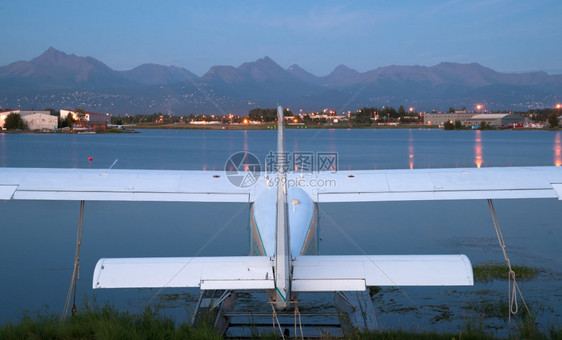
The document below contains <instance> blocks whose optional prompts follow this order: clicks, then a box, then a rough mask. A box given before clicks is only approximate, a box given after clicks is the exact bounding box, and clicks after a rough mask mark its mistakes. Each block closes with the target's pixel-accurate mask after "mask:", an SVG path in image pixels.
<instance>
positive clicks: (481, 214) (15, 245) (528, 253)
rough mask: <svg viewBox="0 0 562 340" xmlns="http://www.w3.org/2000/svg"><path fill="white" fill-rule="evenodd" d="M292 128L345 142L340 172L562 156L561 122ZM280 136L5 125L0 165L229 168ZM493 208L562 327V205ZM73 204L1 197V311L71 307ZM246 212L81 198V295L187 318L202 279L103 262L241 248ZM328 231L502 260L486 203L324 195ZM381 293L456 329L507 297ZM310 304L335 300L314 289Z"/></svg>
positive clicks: (543, 202)
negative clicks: (511, 127)
mask: <svg viewBox="0 0 562 340" xmlns="http://www.w3.org/2000/svg"><path fill="white" fill-rule="evenodd" d="M286 135H287V150H288V151H301V152H309V151H310V152H337V154H338V163H339V167H338V168H339V169H340V170H348V169H391V168H403V169H408V168H440V167H476V166H482V167H493V166H525V165H529V166H530V165H561V164H562V156H561V148H562V147H561V138H562V136H561V132H552V131H442V130H313V129H310V130H306V129H298V130H287V133H286ZM275 145H276V131H264V130H260V131H235V130H218V131H205V130H165V131H163V130H146V131H141V133H138V134H100V135H98V134H95V135H73V134H72V135H71V134H6V133H1V134H0V166H2V167H61V168H66V167H72V168H108V167H110V166H111V165H112V164H113V163H114V161H115V160H118V161H117V163H116V164H115V165H114V166H113V168H117V169H126V168H131V169H192V170H201V169H206V170H222V169H223V168H224V164H225V162H226V160H227V159H228V157H229V156H230V155H231V154H233V153H235V152H238V151H249V152H252V153H254V154H255V155H256V156H258V158H259V159H260V160H262V161H263V160H265V158H266V155H267V154H268V152H270V151H275ZM89 157H92V161H91V162H90V161H89V160H88V158H89ZM495 206H496V212H497V214H498V218H499V221H500V224H501V226H502V230H503V233H504V238H505V241H506V244H507V252H508V255H509V256H510V258H511V261H512V263H514V264H524V265H528V266H533V267H538V268H541V269H542V272H541V274H540V275H539V277H538V278H536V279H534V280H532V281H527V282H525V281H522V282H520V287H521V289H522V291H523V294H524V296H525V299H526V301H527V302H528V303H530V304H531V305H532V308H533V312H534V314H536V315H537V317H538V321H539V323H540V325H541V327H547V326H548V325H549V324H551V323H555V324H558V325H560V324H562V322H561V321H562V320H561V316H560V311H561V310H562V290H561V288H562V283H561V281H560V279H561V278H562V271H561V270H560V268H561V265H562V259H561V256H562V228H560V227H561V222H560V221H562V202H559V201H557V200H551V199H537V200H498V201H495ZM78 213H79V202H68V201H2V202H0V258H1V260H0V273H1V277H2V280H0V307H1V308H0V322H5V321H16V320H18V319H19V318H20V317H21V311H22V310H29V311H32V312H33V311H38V310H43V309H48V310H49V311H51V312H53V313H60V312H61V311H62V309H63V305H64V300H65V297H66V292H67V290H68V285H69V281H70V277H71V274H72V268H73V261H74V251H75V241H76V227H77V223H78ZM248 220H249V209H248V206H247V205H244V204H226V203H220V204H207V203H130V202H86V210H85V220H84V234H83V243H82V252H81V278H80V281H79V283H78V297H77V305H78V306H79V307H80V306H81V305H82V300H83V299H84V298H86V297H87V298H88V300H90V301H92V300H93V299H94V298H95V300H96V301H97V303H98V304H103V303H105V302H106V301H107V302H110V303H112V304H114V305H116V306H118V307H119V308H120V309H123V310H131V311H137V310H142V309H143V308H144V307H145V306H146V305H147V304H150V305H155V304H159V305H160V306H161V307H162V312H163V313H165V314H167V315H171V316H173V317H174V318H176V319H178V320H185V319H188V318H189V316H190V315H189V313H190V311H191V310H190V308H191V307H192V305H193V304H194V301H196V299H197V297H198V291H197V290H188V291H184V290H177V289H176V290H164V291H161V290H148V289H144V290H139V289H126V290H96V291H95V292H94V291H93V289H92V288H91V285H92V273H93V269H94V265H95V263H96V261H97V260H98V259H99V258H101V257H142V256H194V255H196V254H197V255H201V256H212V255H246V254H247V253H248V251H249V240H248ZM220 229H223V230H222V231H221V232H220V233H218V235H216V236H215V233H217V231H219V230H220ZM340 229H342V230H344V231H345V233H346V234H347V236H346V235H342V233H341V231H340ZM348 236H349V238H350V239H351V240H353V242H351V241H349V240H348V238H347V237H348ZM213 237H214V239H213V240H212V242H211V243H210V244H209V245H208V246H206V247H203V245H204V244H206V243H207V242H208V241H209V240H210V239H211V238H213ZM320 237H321V242H320V252H321V253H322V254H361V253H368V254H455V253H463V254H466V255H468V257H469V258H470V259H471V261H472V263H473V264H480V263H484V262H496V263H503V261H504V260H503V255H502V253H501V250H500V248H499V246H498V242H497V238H496V235H495V232H494V229H493V225H492V221H491V218H490V213H489V210H488V206H487V203H486V202H485V201H447V202H445V201H443V202H398V203H396V202H392V203H387V202H382V203H346V204H322V205H321V206H320ZM374 300H375V303H376V309H377V310H378V313H377V316H378V320H379V323H380V325H381V327H383V328H389V327H402V328H404V329H416V330H418V329H420V330H428V329H438V330H451V331H455V330H457V329H460V328H462V327H463V326H464V325H465V324H466V322H467V320H480V319H481V315H482V313H479V311H480V310H481V309H483V308H484V307H485V305H486V304H497V303H499V302H504V303H506V301H507V282H504V281H494V282H490V283H479V282H477V283H476V284H475V285H474V286H473V287H452V288H411V287H402V288H400V289H397V288H385V289H383V291H382V292H381V293H379V294H377V295H376V296H375V298H374ZM309 304H312V305H314V304H318V305H322V306H324V305H329V304H330V301H326V300H325V299H323V298H320V299H319V300H318V299H316V298H312V300H311V301H309ZM256 308H258V307H256ZM319 308H320V307H319ZM484 322H485V324H486V327H489V328H490V329H498V334H502V332H505V331H506V330H507V329H509V327H511V326H509V325H507V317H494V315H488V316H487V317H486V318H485V319H484Z"/></svg>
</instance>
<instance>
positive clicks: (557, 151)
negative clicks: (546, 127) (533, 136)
mask: <svg viewBox="0 0 562 340" xmlns="http://www.w3.org/2000/svg"><path fill="white" fill-rule="evenodd" d="M561 154H562V144H561V143H560V132H556V135H554V165H556V166H561V165H562V155H561Z"/></svg>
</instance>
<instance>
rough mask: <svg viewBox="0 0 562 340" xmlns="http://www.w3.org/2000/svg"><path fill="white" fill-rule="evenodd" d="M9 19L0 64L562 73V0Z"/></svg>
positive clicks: (72, 7) (150, 8) (91, 7)
mask: <svg viewBox="0 0 562 340" xmlns="http://www.w3.org/2000/svg"><path fill="white" fill-rule="evenodd" d="M0 13H1V16H2V19H1V20H0V32H1V35H0V42H1V51H2V53H0V66H4V65H7V64H10V63H12V62H14V61H17V60H31V59H32V58H34V57H37V56H39V55H40V54H41V53H43V52H44V51H45V50H46V49H47V48H49V47H50V46H52V47H54V48H56V49H59V50H62V51H64V52H66V53H69V54H71V53H74V54H76V55H78V56H91V57H94V58H96V59H99V60H100V61H102V62H104V63H105V64H107V65H108V66H110V67H111V68H113V69H116V70H127V69H131V68H134V67H136V66H139V65H140V64H143V63H156V64H162V65H171V64H172V63H176V64H178V65H179V66H182V67H185V68H187V69H188V70H190V71H192V72H194V73H195V74H197V75H203V74H204V73H205V72H207V71H208V70H209V68H210V67H211V66H213V65H232V66H235V67H237V66H239V65H240V64H241V63H243V62H247V61H255V60H256V59H259V58H262V57H264V56H269V57H271V58H272V59H273V60H275V61H276V62H277V63H279V64H280V65H281V66H282V67H283V68H288V67H289V66H291V65H292V64H298V65H299V66H301V67H303V68H304V69H305V70H307V71H309V72H311V73H313V74H315V75H318V76H323V75H327V74H328V73H330V72H331V71H332V70H333V69H334V68H335V67H336V66H338V65H340V64H345V65H347V66H349V67H351V68H353V69H356V70H358V71H361V72H364V71H368V70H373V69H375V68H377V67H380V66H386V65H423V66H433V65H435V64H438V63H440V62H442V61H448V62H457V63H472V62H476V63H480V64H482V65H484V66H487V67H490V68H493V69H495V70H498V71H501V72H527V71H545V72H548V73H550V74H562V1H560V0H545V1H541V0H538V1H529V0H524V1H520V0H489V1H479V0H477V1H462V0H452V1H414V0H407V1H350V2H347V1H345V2H344V1H276V2H274V1H200V2H194V1H129V0H120V1H91V0H90V1H79V0H73V1H56V2H51V1H27V0H23V1H3V2H0ZM158 46H159V47H161V48H162V50H163V51H165V53H166V54H167V55H168V56H169V58H168V57H167V56H166V55H165V54H164V53H163V52H162V51H161V50H160V48H159V47H158Z"/></svg>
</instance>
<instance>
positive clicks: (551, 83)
mask: <svg viewBox="0 0 562 340" xmlns="http://www.w3.org/2000/svg"><path fill="white" fill-rule="evenodd" d="M560 101H562V75H549V74H547V73H544V72H529V73H500V72H496V71H494V70H492V69H490V68H487V67H484V66H482V65H479V64H476V63H472V64H457V63H446V62H443V63H440V64H438V65H435V66H431V67H426V66H386V67H379V68H376V69H373V70H371V71H367V72H358V71H356V70H353V69H350V68H349V67H347V66H345V65H340V66H338V67H336V68H335V69H334V70H333V71H332V72H331V73H330V74H328V75H326V76H322V77H319V76H316V75H314V74H311V73H309V72H307V71H306V70H304V69H303V68H301V67H300V66H298V65H292V66H290V67H289V68H288V69H284V68H282V67H281V66H279V65H278V64H277V63H276V62H275V61H273V60H272V59H271V58H269V57H264V58H261V59H258V60H256V61H254V62H247V63H244V64H242V65H240V66H238V67H232V66H213V67H211V68H210V70H209V71H208V72H207V73H205V74H204V75H203V76H201V77H199V76H197V75H195V74H193V73H192V72H190V71H189V70H187V69H184V68H178V67H173V66H162V65H156V64H144V65H140V66H138V67H136V68H134V69H131V70H127V71H116V70H113V69H111V68H110V67H108V66H107V65H105V64H104V63H102V62H101V61H99V60H96V59H94V58H92V57H79V56H76V55H74V54H70V55H69V54H66V53H64V52H61V51H59V50H56V49H54V48H52V47H51V48H49V49H48V50H47V51H45V52H44V53H43V54H42V55H40V56H38V57H36V58H34V59H32V60H31V61H17V62H14V63H12V64H9V65H6V66H2V67H0V106H1V107H2V108H4V109H5V108H11V109H44V108H55V109H69V108H70V109H72V108H76V107H80V108H83V109H85V110H88V111H94V112H101V113H111V114H121V115H123V114H137V113H143V114H147V113H154V112H161V113H170V114H178V115H179V114H182V115H184V114H191V113H195V114H197V113H213V114H229V113H234V114H246V113H247V112H248V111H249V110H251V109H253V108H256V107H275V106H276V105H278V104H281V105H283V106H287V107H290V108H291V109H293V110H295V109H296V110H298V109H302V110H303V111H320V110H323V109H324V108H330V109H334V110H336V111H338V112H341V111H347V110H352V111H354V110H356V109H359V108H361V107H364V106H376V107H381V106H395V107H397V106H399V105H404V106H408V107H409V106H413V107H415V108H416V110H418V111H429V110H432V109H436V110H439V111H442V110H447V109H448V108H449V107H450V106H453V107H461V106H465V107H467V108H471V107H474V105H475V104H476V103H479V104H484V105H485V107H486V108H487V109H488V110H506V109H510V110H521V111H527V110H529V109H531V108H543V107H552V106H553V105H554V104H556V103H557V102H560Z"/></svg>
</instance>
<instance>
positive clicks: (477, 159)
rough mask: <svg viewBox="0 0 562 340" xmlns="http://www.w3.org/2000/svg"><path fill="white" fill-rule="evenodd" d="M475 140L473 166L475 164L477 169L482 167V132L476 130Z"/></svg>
mask: <svg viewBox="0 0 562 340" xmlns="http://www.w3.org/2000/svg"><path fill="white" fill-rule="evenodd" d="M475 132H476V139H475V143H474V164H476V167H477V168H480V167H481V166H482V162H483V159H482V136H481V134H482V132H481V131H480V130H476V131H475Z"/></svg>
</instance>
